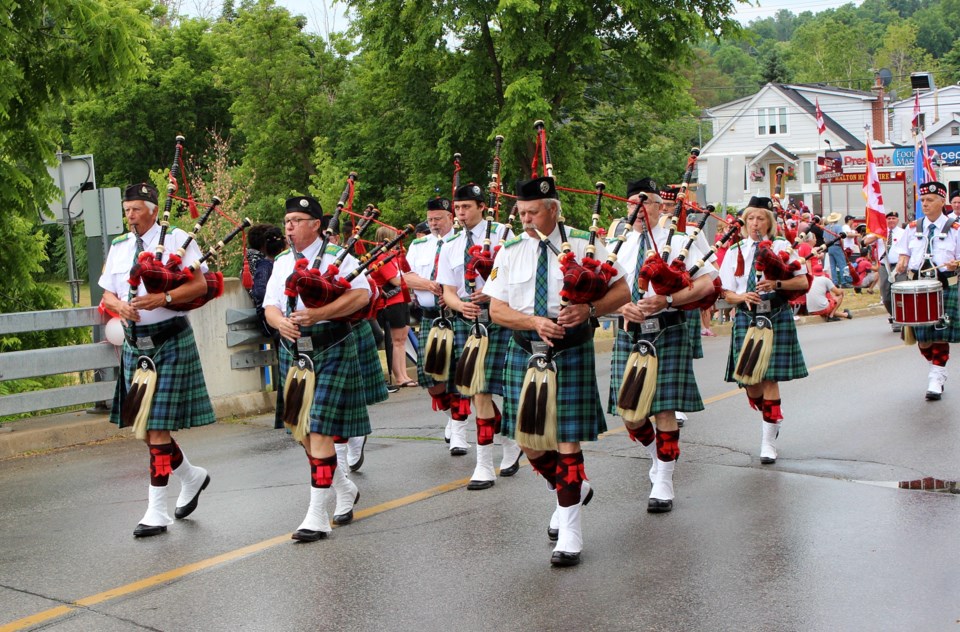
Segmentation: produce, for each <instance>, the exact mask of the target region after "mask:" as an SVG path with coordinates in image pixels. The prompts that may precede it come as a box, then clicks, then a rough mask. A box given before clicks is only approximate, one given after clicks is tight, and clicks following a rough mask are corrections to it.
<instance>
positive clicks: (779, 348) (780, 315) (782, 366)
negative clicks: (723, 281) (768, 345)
mask: <svg viewBox="0 0 960 632" xmlns="http://www.w3.org/2000/svg"><path fill="white" fill-rule="evenodd" d="M770 320H771V322H772V323H773V353H772V355H771V356H770V366H768V367H767V372H766V373H765V374H764V375H763V379H765V380H769V381H771V382H789V381H790V380H798V379H800V378H804V377H807V375H808V373H807V365H806V362H805V361H804V359H803V350H802V349H800V340H799V339H798V338H797V325H796V323H794V321H793V310H791V309H790V308H789V307H783V308H781V309H780V310H779V311H777V312H776V313H774V314H773V315H772V316H771V318H770ZM749 327H750V313H749V312H748V311H747V310H743V309H738V310H736V315H735V316H734V318H733V330H732V332H731V334H730V355H729V356H728V357H727V371H726V374H725V375H724V378H723V379H724V380H725V381H727V382H736V380H735V379H733V372H734V371H735V370H736V367H737V362H738V361H739V356H740V349H741V347H743V339H744V338H746V336H747V329H748V328H749Z"/></svg>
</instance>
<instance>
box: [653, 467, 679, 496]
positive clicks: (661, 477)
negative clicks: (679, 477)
mask: <svg viewBox="0 0 960 632" xmlns="http://www.w3.org/2000/svg"><path fill="white" fill-rule="evenodd" d="M676 464H677V462H676V461H661V460H659V459H657V475H656V478H655V479H654V481H653V488H652V489H651V490H650V498H651V499H656V500H673V468H674V467H675V466H676Z"/></svg>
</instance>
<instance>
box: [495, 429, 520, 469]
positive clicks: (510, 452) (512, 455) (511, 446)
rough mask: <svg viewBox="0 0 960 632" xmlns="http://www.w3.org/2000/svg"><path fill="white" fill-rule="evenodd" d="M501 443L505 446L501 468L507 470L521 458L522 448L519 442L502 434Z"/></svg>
mask: <svg viewBox="0 0 960 632" xmlns="http://www.w3.org/2000/svg"><path fill="white" fill-rule="evenodd" d="M500 444H501V445H502V446H503V457H502V458H501V459H500V469H501V470H505V469H507V468H510V467H513V464H514V463H516V462H517V459H519V458H520V454H521V452H522V450H521V449H520V446H519V445H517V442H516V441H514V440H513V439H510V438H508V437H504V436H502V435H501V437H500Z"/></svg>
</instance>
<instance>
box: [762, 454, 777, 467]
mask: <svg viewBox="0 0 960 632" xmlns="http://www.w3.org/2000/svg"><path fill="white" fill-rule="evenodd" d="M776 462H777V460H776V459H775V458H773V457H770V456H762V457H760V463H762V464H763V465H772V464H774V463H776Z"/></svg>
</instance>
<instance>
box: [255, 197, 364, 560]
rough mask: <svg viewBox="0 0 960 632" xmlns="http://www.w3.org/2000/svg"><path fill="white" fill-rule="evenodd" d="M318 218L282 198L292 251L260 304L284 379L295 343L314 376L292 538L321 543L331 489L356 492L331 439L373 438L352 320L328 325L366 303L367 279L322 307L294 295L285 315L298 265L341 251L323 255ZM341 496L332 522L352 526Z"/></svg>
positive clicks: (299, 201)
mask: <svg viewBox="0 0 960 632" xmlns="http://www.w3.org/2000/svg"><path fill="white" fill-rule="evenodd" d="M322 219H323V210H322V208H321V207H320V203H319V202H318V201H317V200H315V199H314V198H312V197H293V198H290V199H288V200H287V202H286V214H285V216H284V226H285V227H286V235H287V239H288V240H289V241H290V242H291V243H292V245H293V251H292V252H291V251H286V252H284V253H282V254H281V255H280V256H279V257H277V259H276V262H275V263H274V268H273V274H272V275H271V276H270V281H269V282H268V283H267V293H266V296H265V297H264V300H263V304H264V311H265V313H266V317H267V323H268V324H269V325H270V326H271V327H273V328H274V329H276V330H278V331H279V332H280V336H281V337H282V338H283V339H284V341H285V344H282V345H281V346H280V375H281V378H283V377H284V376H285V375H286V372H287V369H288V367H290V365H291V363H293V362H294V361H295V359H296V358H295V357H294V352H293V351H291V346H292V345H293V344H296V345H297V346H296V349H298V350H299V352H300V353H306V354H308V355H309V357H310V359H311V360H312V361H313V366H314V374H315V377H316V386H315V390H314V395H313V401H311V402H304V405H305V406H309V407H310V432H309V434H308V435H307V437H306V438H305V439H304V442H303V444H304V449H305V451H306V453H307V458H308V460H309V462H310V486H311V489H310V505H309V508H308V509H307V515H306V517H305V518H304V520H303V522H302V523H301V524H300V526H299V527H298V528H297V531H296V532H295V533H294V534H293V539H294V540H299V541H301V542H314V541H316V540H320V539H323V538H325V537H327V534H328V533H329V532H330V531H331V527H330V519H329V518H328V514H327V504H328V502H329V500H330V487H331V486H335V487H337V488H338V489H339V488H349V489H350V490H351V491H352V490H355V489H356V486H355V484H354V483H353V482H352V481H350V480H348V479H347V478H346V476H345V474H344V472H343V470H342V469H340V468H338V467H337V455H336V451H335V449H334V437H346V438H348V439H349V438H350V437H360V436H365V435H367V434H370V419H369V417H368V416H367V408H366V402H365V396H364V392H363V391H364V386H363V381H362V377H361V373H360V364H359V361H358V358H357V345H356V342H355V336H354V333H353V330H352V328H351V326H350V324H349V323H345V322H335V321H333V320H332V319H334V318H339V317H345V316H348V315H350V314H353V313H354V312H356V311H357V310H359V309H362V308H363V307H364V306H365V305H366V304H367V303H368V302H369V300H370V290H369V284H368V282H367V279H366V276H364V275H360V276H358V277H357V278H356V279H354V280H353V281H352V282H351V289H349V290H347V291H346V292H344V293H343V294H342V295H340V296H339V297H337V298H336V299H335V300H333V301H332V302H330V303H328V304H327V305H324V306H322V307H316V308H307V307H306V305H304V303H303V300H302V298H301V297H297V302H296V307H295V309H294V310H293V311H292V312H291V313H289V314H285V313H284V312H285V310H286V308H287V297H286V296H285V295H284V286H285V282H286V280H287V277H288V276H290V274H291V273H292V272H293V270H294V266H295V263H296V260H297V259H299V258H306V259H307V260H308V261H315V260H316V259H317V257H318V255H319V256H321V257H322V258H321V259H320V265H319V266H318V267H319V269H320V270H326V269H327V266H329V265H330V264H331V263H332V262H333V261H334V259H336V256H337V254H338V253H339V252H340V247H339V246H335V245H333V244H330V245H328V246H327V247H326V249H325V251H324V252H323V253H320V246H321V245H322V243H323V242H322V240H321V239H320V237H319V231H320V227H321V224H322ZM357 265H358V263H357V260H356V259H355V258H353V257H352V256H347V257H346V258H345V260H344V262H343V265H341V266H340V272H341V273H342V274H343V275H346V274H349V273H350V272H351V271H352V270H353V269H355V268H356V267H357ZM285 403H288V402H285ZM339 495H340V494H338V503H337V507H338V509H337V510H338V511H342V512H344V513H341V514H337V515H335V516H334V521H336V522H338V523H345V522H349V521H350V519H352V517H353V503H347V505H349V506H348V507H347V506H341V505H342V504H341V502H339ZM358 499H359V492H356V493H355V495H354V499H353V501H354V502H356V501H357V500H358Z"/></svg>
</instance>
